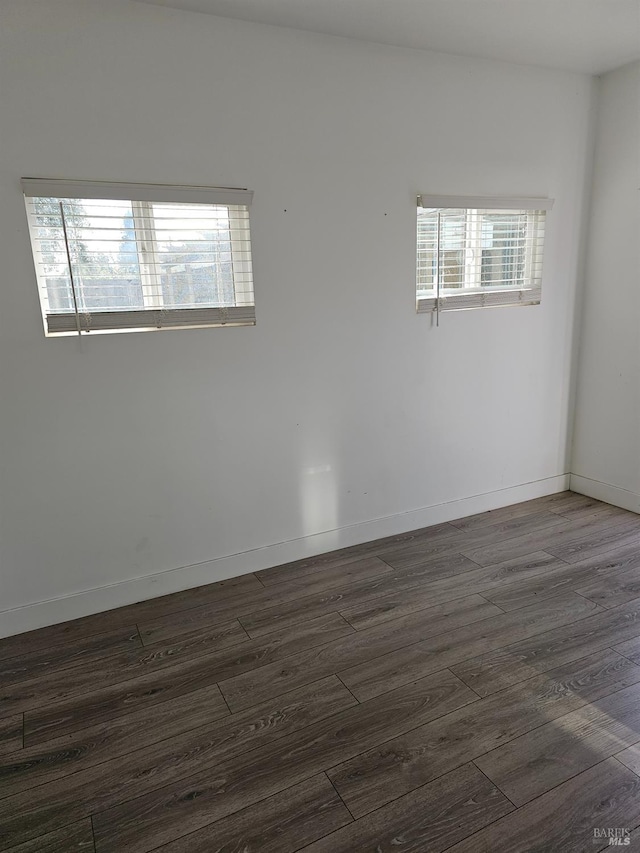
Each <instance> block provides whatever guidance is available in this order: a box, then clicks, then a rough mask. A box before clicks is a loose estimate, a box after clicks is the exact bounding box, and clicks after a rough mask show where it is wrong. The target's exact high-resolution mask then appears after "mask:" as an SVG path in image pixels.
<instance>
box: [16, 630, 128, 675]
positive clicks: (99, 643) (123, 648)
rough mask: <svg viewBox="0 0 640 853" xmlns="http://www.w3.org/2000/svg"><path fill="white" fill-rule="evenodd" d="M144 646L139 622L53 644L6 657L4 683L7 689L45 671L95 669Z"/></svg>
mask: <svg viewBox="0 0 640 853" xmlns="http://www.w3.org/2000/svg"><path fill="white" fill-rule="evenodd" d="M0 642H1V641H0ZM141 648H142V641H141V639H140V635H139V634H138V629H137V628H136V626H135V625H133V626H129V627H125V628H115V629H114V630H113V631H108V632H106V633H104V634H97V635H95V636H93V637H86V638H84V639H82V640H79V641H78V642H77V643H75V644H74V645H72V646H51V647H50V648H45V649H35V650H33V651H31V652H26V653H25V654H23V655H18V656H16V657H12V658H6V659H5V660H3V661H0V684H1V685H2V689H3V690H4V689H6V688H7V687H8V686H9V685H10V684H13V683H14V682H16V681H23V680H25V679H27V678H34V677H36V676H38V675H40V674H43V673H49V672H53V671H62V670H66V669H72V668H73V667H77V666H85V667H88V668H92V667H95V666H97V665H98V664H99V663H100V662H101V661H103V660H105V659H106V658H109V657H111V656H112V655H114V654H117V653H119V652H120V653H126V652H131V651H133V653H135V652H136V650H140V649H141Z"/></svg>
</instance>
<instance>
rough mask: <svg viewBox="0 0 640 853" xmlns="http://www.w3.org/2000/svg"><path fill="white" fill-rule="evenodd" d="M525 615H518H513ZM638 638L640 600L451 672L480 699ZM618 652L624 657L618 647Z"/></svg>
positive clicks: (486, 655)
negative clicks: (541, 673)
mask: <svg viewBox="0 0 640 853" xmlns="http://www.w3.org/2000/svg"><path fill="white" fill-rule="evenodd" d="M585 600H586V599H585ZM522 612H524V611H516V614H513V615H517V614H518V613H522ZM637 636H640V599H635V600H634V601H630V602H629V603H628V604H623V605H621V606H620V607H615V608H612V609H611V610H607V611H605V612H602V613H596V614H595V615H594V616H589V617H587V618H585V619H581V620H579V621H577V622H575V623H573V624H570V625H565V626H563V627H560V628H556V629H554V630H552V631H546V632H545V633H541V634H539V636H534V637H531V638H530V639H527V640H524V641H522V642H518V643H513V644H511V645H506V646H504V647H503V648H499V649H496V650H494V651H490V652H486V653H483V654H482V655H479V656H476V657H469V658H468V659H467V660H465V661H463V662H462V663H458V664H453V665H452V669H453V670H454V671H455V672H456V673H457V674H458V675H459V676H460V678H462V679H463V681H465V682H466V683H467V684H469V685H470V686H471V687H472V688H473V689H474V690H475V691H476V692H477V693H479V694H480V695H481V696H489V695H490V694H492V693H495V692H497V691H498V690H502V689H504V688H505V687H508V686H509V685H512V684H516V683H517V682H518V681H522V680H524V679H525V678H531V677H532V676H533V675H535V674H536V673H540V672H546V671H547V670H549V669H552V668H553V667H554V666H558V665H559V664H561V663H569V662H571V661H574V660H579V659H580V658H582V657H584V656H585V655H589V654H592V653H593V652H595V651H598V650H600V649H604V648H606V647H608V646H614V645H615V644H616V643H620V642H622V641H623V640H626V639H628V638H632V637H637ZM616 650H617V651H619V652H620V654H624V652H623V651H621V650H620V649H619V648H618V647H617V646H616Z"/></svg>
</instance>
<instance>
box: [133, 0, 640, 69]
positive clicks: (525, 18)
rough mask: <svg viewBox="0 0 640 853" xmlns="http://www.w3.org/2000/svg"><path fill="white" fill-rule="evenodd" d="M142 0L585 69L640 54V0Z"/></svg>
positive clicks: (613, 64) (403, 43)
mask: <svg viewBox="0 0 640 853" xmlns="http://www.w3.org/2000/svg"><path fill="white" fill-rule="evenodd" d="M141 1H142V2H146V3H151V4H154V5H158V6H170V7H173V8H176V9H187V10H192V11H196V12H208V13H210V14H212V15H222V16H223V17H227V18H237V19H239V20H243V21H255V22H259V23H263V24H273V25H275V26H280V27H294V28H296V29H301V30H311V31H312V32H317V33H328V34H330V35H334V36H346V37H348V38H354V39H361V40H365V41H372V42H379V43H381V44H389V45H395V46H398V47H411V48H419V49H427V50H437V51H441V52H443V53H453V54H458V55H462V56H476V57H484V58H487V59H498V60H504V61H507V62H518V63H524V64H528V65H540V66H545V67H548V68H562V69H565V70H569V71H581V72H585V73H587V74H602V73H603V72H605V71H609V70H611V69H613V68H618V67H620V66H621V65H626V64H627V63H628V62H632V61H634V60H636V59H640V0H141Z"/></svg>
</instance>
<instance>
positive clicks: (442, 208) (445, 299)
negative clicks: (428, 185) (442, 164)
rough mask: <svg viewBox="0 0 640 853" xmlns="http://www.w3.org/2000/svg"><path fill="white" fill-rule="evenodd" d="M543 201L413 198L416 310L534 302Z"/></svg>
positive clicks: (545, 201) (537, 290) (548, 204)
mask: <svg viewBox="0 0 640 853" xmlns="http://www.w3.org/2000/svg"><path fill="white" fill-rule="evenodd" d="M552 206H553V201H552V200H551V199H546V198H545V199H543V198H539V199H538V198H511V199H501V198H495V197H492V198H486V197H485V198H477V197H463V198H460V197H456V196H428V195H422V196H418V223H417V224H418V227H417V265H416V267H417V276H416V287H417V291H416V301H417V310H418V312H426V311H436V312H438V313H439V312H440V311H441V310H452V309H463V308H480V307H485V306H486V307H491V306H499V305H536V304H538V303H539V302H540V299H541V290H542V259H543V247H544V230H545V221H546V212H547V210H550V209H551V207H552Z"/></svg>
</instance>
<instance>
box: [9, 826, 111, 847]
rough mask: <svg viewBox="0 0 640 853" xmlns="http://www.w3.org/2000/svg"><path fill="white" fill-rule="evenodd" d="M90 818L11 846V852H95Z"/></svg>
mask: <svg viewBox="0 0 640 853" xmlns="http://www.w3.org/2000/svg"><path fill="white" fill-rule="evenodd" d="M94 851H95V847H94V845H93V831H92V829H91V821H90V820H88V819H87V820H81V821H78V823H74V824H73V825H72V826H65V827H63V828H62V829H58V830H56V831H55V832H48V833H47V834H46V835H41V836H39V837H38V838H35V839H34V840H33V841H26V842H25V843H24V844H19V845H18V846H17V847H12V848H11V853H94Z"/></svg>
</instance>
